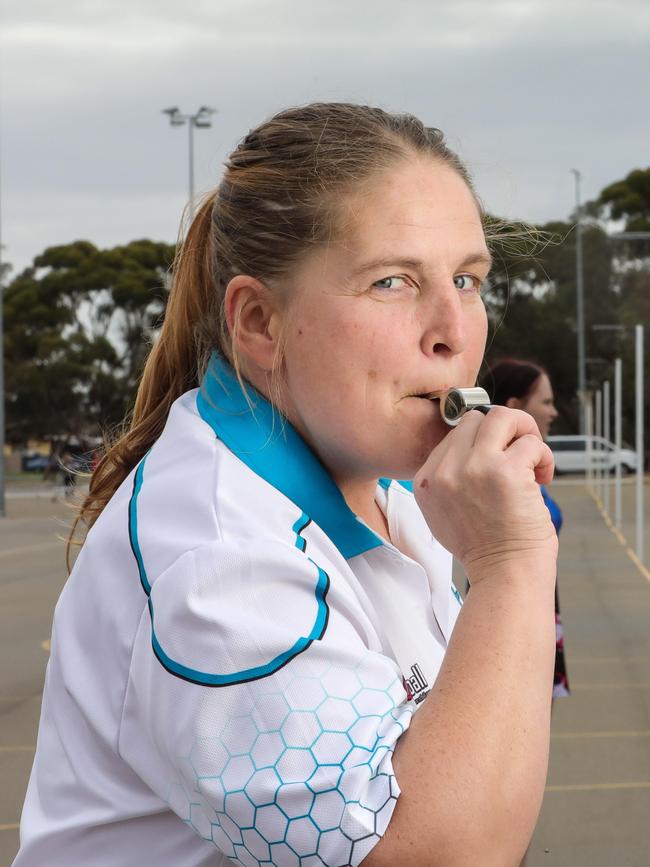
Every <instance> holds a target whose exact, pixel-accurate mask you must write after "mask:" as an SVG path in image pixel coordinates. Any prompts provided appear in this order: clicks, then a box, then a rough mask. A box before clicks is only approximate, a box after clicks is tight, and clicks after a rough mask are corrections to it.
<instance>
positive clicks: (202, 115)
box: [163, 105, 217, 222]
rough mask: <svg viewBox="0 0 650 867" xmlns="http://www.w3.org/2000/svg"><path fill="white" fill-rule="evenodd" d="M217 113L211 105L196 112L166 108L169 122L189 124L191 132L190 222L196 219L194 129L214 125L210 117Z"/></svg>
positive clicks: (179, 124)
mask: <svg viewBox="0 0 650 867" xmlns="http://www.w3.org/2000/svg"><path fill="white" fill-rule="evenodd" d="M216 113H217V109H216V108H210V106H209V105H202V106H201V107H200V108H199V110H198V111H197V112H195V113H194V114H183V113H182V112H181V110H180V108H178V106H176V105H174V106H172V107H171V108H164V109H163V114H167V115H169V122H170V124H171V125H172V126H183V125H184V124H187V128H188V132H189V142H188V145H189V153H188V158H189V203H190V222H192V220H193V219H194V129H195V127H196V128H198V129H206V128H207V127H210V126H212V120H211V119H210V118H211V116H212V115H213V114H216Z"/></svg>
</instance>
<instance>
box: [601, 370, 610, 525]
mask: <svg viewBox="0 0 650 867" xmlns="http://www.w3.org/2000/svg"><path fill="white" fill-rule="evenodd" d="M609 420H610V408H609V380H608V379H606V380H605V382H604V383H603V437H604V438H605V441H606V442H607V445H606V446H605V448H606V449H607V467H606V469H605V472H606V473H607V481H606V482H605V486H604V488H605V489H604V506H605V512H606V513H607V514H608V515H609V507H610V503H609V500H610V497H609V494H610V482H611V473H610V466H609V443H610V436H611V434H610V425H609Z"/></svg>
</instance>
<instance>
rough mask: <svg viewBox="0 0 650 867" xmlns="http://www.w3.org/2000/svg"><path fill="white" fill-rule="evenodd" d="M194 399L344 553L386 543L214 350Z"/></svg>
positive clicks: (224, 437) (222, 435) (223, 436)
mask: <svg viewBox="0 0 650 867" xmlns="http://www.w3.org/2000/svg"><path fill="white" fill-rule="evenodd" d="M247 397H248V400H247ZM249 401H250V404H249ZM196 403H197V407H198V410H199V414H200V416H201V418H202V419H203V420H204V421H205V422H207V423H208V424H209V425H210V427H211V428H212V430H213V431H214V432H215V434H216V435H217V436H218V437H219V439H220V440H221V441H222V442H223V443H225V445H226V446H228V448H229V449H230V451H232V452H233V454H235V455H237V457H238V458H239V459H240V460H241V461H243V462H244V463H245V464H246V465H247V466H248V467H250V469H251V470H253V472H254V473H256V474H257V475H258V476H260V477H261V478H263V479H265V480H266V481H267V482H268V483H269V484H270V485H273V487H274V488H276V489H277V490H278V491H280V492H281V493H283V494H284V495H285V497H287V498H288V499H289V500H291V502H292V503H295V504H296V506H298V507H299V508H301V509H302V510H303V512H305V513H306V514H307V515H308V516H309V517H310V518H311V519H312V520H313V521H314V522H315V523H316V524H318V526H319V527H320V528H321V529H322V530H323V531H324V532H325V533H326V534H327V535H328V536H329V538H330V539H331V540H332V541H333V542H334V544H335V545H336V547H337V548H338V549H339V551H340V552H341V554H342V555H343V556H344V557H345V558H350V557H355V556H356V555H357V554H363V553H364V552H365V551H369V550H370V549H371V548H378V547H380V546H381V545H382V544H383V541H382V539H381V538H380V537H379V536H377V535H376V533H373V531H372V530H371V529H370V528H369V527H367V526H366V525H365V524H364V523H362V521H360V520H359V518H357V516H356V515H355V514H354V512H353V511H352V510H351V509H350V508H349V506H348V505H347V503H346V502H345V500H344V498H343V494H342V493H341V491H340V490H339V489H338V487H337V486H336V484H335V483H334V481H333V479H332V477H331V476H330V474H329V473H328V472H327V470H326V469H325V467H324V466H323V464H322V463H321V462H320V461H319V460H318V458H317V457H316V455H315V454H314V452H313V451H312V450H311V449H310V448H309V446H308V445H307V443H306V442H305V441H304V440H303V438H302V437H301V436H300V434H299V433H298V432H297V431H296V429H295V428H294V427H293V426H292V425H291V424H290V423H289V422H288V421H287V420H286V419H285V418H284V417H283V416H282V415H280V413H279V411H278V410H276V409H274V408H273V407H272V406H271V404H270V403H269V401H268V400H266V398H264V397H262V395H261V394H259V392H257V391H255V390H254V389H253V388H252V387H249V388H247V391H246V394H244V392H243V390H242V387H241V385H240V383H239V380H238V379H237V376H236V375H235V372H234V370H233V369H232V367H231V366H230V364H228V362H227V361H225V360H224V359H223V358H222V357H221V356H220V355H218V354H217V353H216V352H215V353H213V354H212V356H211V358H210V363H209V365H208V369H207V371H206V373H205V376H204V377H203V382H202V383H201V387H200V389H199V393H198V395H197V399H196Z"/></svg>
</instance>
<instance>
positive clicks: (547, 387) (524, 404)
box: [483, 358, 570, 698]
mask: <svg viewBox="0 0 650 867" xmlns="http://www.w3.org/2000/svg"><path fill="white" fill-rule="evenodd" d="M483 384H484V387H485V388H486V389H487V390H488V391H489V392H492V394H493V398H492V401H493V403H495V404H500V405H502V406H509V407H511V408H514V409H520V410H523V411H524V412H527V413H528V414H529V415H531V416H532V417H533V418H534V420H535V422H536V424H537V427H538V428H539V431H540V433H541V435H542V436H543V437H544V439H546V437H547V436H548V434H549V431H550V429H551V425H552V424H553V422H554V421H555V419H556V418H557V415H558V413H557V409H556V408H555V398H554V395H553V387H552V385H551V380H550V379H549V376H548V373H547V372H546V371H545V370H544V368H543V367H540V365H538V364H534V363H533V362H531V361H520V360H517V359H514V358H505V359H502V360H501V361H498V362H497V363H496V364H495V365H494V366H493V367H491V368H490V371H489V373H488V374H487V375H486V376H485V381H484V383H483ZM541 490H542V496H543V498H544V502H545V503H546V506H547V508H548V510H549V512H550V515H551V520H552V521H553V526H554V527H555V531H556V533H558V534H559V532H560V528H561V527H562V511H561V509H560V507H559V505H558V504H557V503H556V502H555V500H554V499H553V498H552V497H551V495H550V494H549V492H548V491H547V490H546V488H545V487H544V485H542V488H541ZM555 630H556V645H555V674H554V678H553V697H554V698H562V697H564V696H568V695H569V694H570V690H569V680H568V677H567V670H566V660H565V656H564V632H563V629H562V618H561V615H560V600H559V595H558V590H557V584H556V587H555Z"/></svg>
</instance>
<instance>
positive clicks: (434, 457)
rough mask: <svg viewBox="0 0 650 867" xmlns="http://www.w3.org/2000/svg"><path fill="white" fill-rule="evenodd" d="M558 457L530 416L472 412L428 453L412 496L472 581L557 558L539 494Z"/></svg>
mask: <svg viewBox="0 0 650 867" xmlns="http://www.w3.org/2000/svg"><path fill="white" fill-rule="evenodd" d="M553 466H554V465H553V455H552V452H551V450H550V449H549V447H548V446H547V445H546V444H545V443H544V442H543V440H542V438H541V435H540V433H539V430H538V428H537V425H536V424H535V422H534V421H533V419H532V417H531V416H530V415H528V413H525V412H522V411H520V410H515V409H508V408H506V407H501V406H497V407H493V408H492V409H491V410H490V412H489V413H488V414H487V415H483V414H482V413H479V412H468V413H467V414H466V415H465V416H464V417H463V419H462V420H461V421H460V423H459V424H458V426H457V427H455V428H454V429H453V430H452V431H450V432H449V434H448V435H447V436H446V437H445V439H444V440H443V442H442V443H440V445H439V446H437V447H436V448H435V449H434V450H433V451H432V452H431V454H430V456H429V458H428V459H427V461H426V463H425V464H424V465H423V466H422V468H421V469H420V470H419V471H418V473H417V474H416V476H415V479H414V484H413V490H414V493H415V497H416V500H417V502H418V504H419V506H420V509H421V510H422V513H423V514H424V517H425V519H426V521H427V523H428V525H429V527H430V528H431V532H432V533H433V534H434V535H435V537H436V539H438V541H440V542H441V543H442V544H443V545H444V546H445V547H446V548H447V549H448V550H449V551H451V552H452V554H454V556H455V557H456V558H457V559H458V560H459V561H460V562H461V563H462V564H463V567H464V568H465V571H466V573H467V576H468V579H469V581H470V583H476V582H477V581H479V580H482V579H484V578H486V577H489V576H490V575H491V574H494V573H495V572H496V573H498V572H499V571H501V570H502V569H503V566H504V565H505V564H506V563H514V562H517V563H519V564H522V563H523V562H524V561H530V558H539V557H540V556H541V557H551V556H552V557H555V556H556V555H557V536H556V533H555V530H554V528H553V524H552V523H551V519H550V515H549V511H548V509H547V508H546V506H545V504H544V501H543V500H542V496H541V493H540V490H539V484H546V483H548V482H550V481H551V479H552V478H553Z"/></svg>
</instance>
